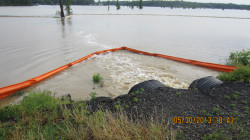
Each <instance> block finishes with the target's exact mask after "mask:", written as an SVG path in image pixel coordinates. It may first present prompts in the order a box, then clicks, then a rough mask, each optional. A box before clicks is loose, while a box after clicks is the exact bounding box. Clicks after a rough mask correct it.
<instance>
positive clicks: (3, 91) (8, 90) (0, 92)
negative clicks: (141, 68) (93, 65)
mask: <svg viewBox="0 0 250 140" xmlns="http://www.w3.org/2000/svg"><path fill="white" fill-rule="evenodd" d="M119 50H128V51H131V52H134V53H141V54H144V55H149V56H155V57H161V58H165V59H169V60H174V61H178V62H182V63H188V64H192V65H197V66H200V67H204V68H208V69H213V70H217V71H221V72H231V71H234V70H235V69H236V67H233V66H226V65H220V64H213V63H206V62H200V61H195V60H190V59H184V58H179V57H173V56H168V55H162V54H157V53H148V52H144V51H139V50H135V49H131V48H127V47H121V48H115V49H109V50H103V51H98V52H95V53H92V54H90V55H87V56H85V57H83V58H80V59H78V60H76V61H74V62H71V63H69V64H67V65H64V66H61V67H59V68H57V69H54V70H52V71H50V72H47V73H45V74H42V75H40V76H37V77H35V78H31V79H29V80H27V81H24V82H21V83H18V84H14V85H10V86H6V87H2V88H0V99H3V98H5V97H7V96H8V95H11V94H13V93H15V92H17V91H19V90H22V89H24V88H27V87H29V86H31V85H33V84H35V83H38V82H40V81H42V80H44V79H46V78H48V77H50V76H52V75H55V74H56V73H58V72H61V71H63V70H65V69H67V68H69V67H71V66H73V65H75V64H77V63H80V62H82V61H84V60H86V59H88V58H90V57H92V56H93V55H95V54H102V53H106V52H114V51H119Z"/></svg>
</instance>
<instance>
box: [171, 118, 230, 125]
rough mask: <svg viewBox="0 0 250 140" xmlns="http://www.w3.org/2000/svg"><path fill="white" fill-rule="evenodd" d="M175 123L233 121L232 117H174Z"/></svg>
mask: <svg viewBox="0 0 250 140" xmlns="http://www.w3.org/2000/svg"><path fill="white" fill-rule="evenodd" d="M174 123H176V124H190V123H192V124H204V123H207V124H209V123H234V118H233V117H174Z"/></svg>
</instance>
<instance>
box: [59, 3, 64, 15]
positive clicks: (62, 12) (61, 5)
mask: <svg viewBox="0 0 250 140" xmlns="http://www.w3.org/2000/svg"><path fill="white" fill-rule="evenodd" d="M59 4H60V9H61V17H62V18H63V17H65V16H64V11H63V2H62V0H59Z"/></svg>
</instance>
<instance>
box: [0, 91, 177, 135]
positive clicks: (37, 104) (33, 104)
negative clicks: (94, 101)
mask: <svg viewBox="0 0 250 140" xmlns="http://www.w3.org/2000/svg"><path fill="white" fill-rule="evenodd" d="M67 105H68V101H62V100H60V99H56V98H53V97H52V96H51V93H50V92H48V91H43V92H41V91H37V92H33V93H30V94H29V95H28V96H26V97H24V100H23V101H22V102H21V103H20V104H18V105H12V106H8V107H5V108H2V109H0V139H13V138H14V139H89V138H91V139H174V138H175V135H176V132H175V131H174V130H171V129H170V126H169V125H166V124H164V123H161V122H157V121H154V120H152V121H150V122H147V123H143V121H139V120H134V121H132V120H130V119H129V118H128V117H127V116H126V115H124V114H122V113H121V112H120V113H117V114H113V113H111V112H109V111H101V110H99V111H96V112H94V113H93V112H92V113H91V112H89V111H87V109H86V105H85V103H84V102H77V103H73V104H70V105H71V106H67ZM116 108H118V109H120V107H119V106H117V107H116ZM118 114H119V115H118Z"/></svg>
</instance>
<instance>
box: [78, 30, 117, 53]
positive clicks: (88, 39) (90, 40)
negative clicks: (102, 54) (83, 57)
mask: <svg viewBox="0 0 250 140" xmlns="http://www.w3.org/2000/svg"><path fill="white" fill-rule="evenodd" d="M76 35H77V36H79V37H80V38H82V40H83V41H84V43H87V44H88V45H91V46H97V47H102V48H105V49H111V48H113V47H114V46H112V45H106V44H103V43H101V42H99V41H98V40H97V39H96V36H95V35H94V34H92V33H87V32H85V31H80V32H79V33H77V34H76Z"/></svg>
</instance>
